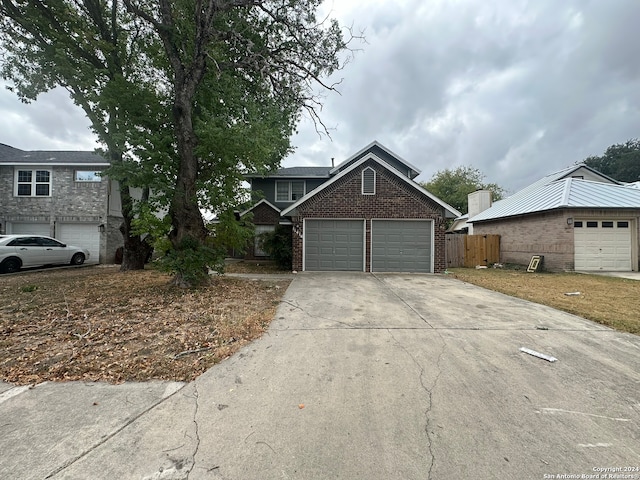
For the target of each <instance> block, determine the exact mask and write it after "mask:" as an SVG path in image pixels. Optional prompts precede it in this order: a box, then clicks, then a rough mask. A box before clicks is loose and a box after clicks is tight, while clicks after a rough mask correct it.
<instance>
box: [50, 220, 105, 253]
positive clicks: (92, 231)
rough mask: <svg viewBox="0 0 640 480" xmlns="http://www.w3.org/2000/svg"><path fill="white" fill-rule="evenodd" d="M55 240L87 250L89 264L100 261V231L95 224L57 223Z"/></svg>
mask: <svg viewBox="0 0 640 480" xmlns="http://www.w3.org/2000/svg"><path fill="white" fill-rule="evenodd" d="M56 238H57V239H58V240H60V241H61V242H64V243H66V244H68V245H74V246H76V247H82V248H86V249H87V250H89V259H88V260H87V261H88V262H89V263H97V262H98V261H99V260H100V231H99V230H98V225H96V224H83V223H58V224H57V225H56Z"/></svg>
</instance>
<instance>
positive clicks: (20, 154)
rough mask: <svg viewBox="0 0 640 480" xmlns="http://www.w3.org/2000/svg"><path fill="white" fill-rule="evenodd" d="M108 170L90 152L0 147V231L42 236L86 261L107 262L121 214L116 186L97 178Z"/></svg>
mask: <svg viewBox="0 0 640 480" xmlns="http://www.w3.org/2000/svg"><path fill="white" fill-rule="evenodd" d="M108 166H109V162H108V161H106V159H105V158H103V157H102V156H100V155H97V154H95V153H93V152H78V151H25V150H20V149H17V148H13V147H10V146H8V145H4V144H0V233H6V234H10V233H31V234H38V235H48V236H51V237H55V238H57V239H59V240H60V241H62V242H65V243H68V244H73V245H77V246H81V247H84V248H86V249H88V250H89V252H90V259H89V261H90V262H100V263H112V262H113V260H114V257H115V251H116V249H117V248H118V247H119V246H120V245H122V234H121V233H120V232H119V230H118V228H119V226H120V224H121V223H122V215H121V213H120V206H119V202H120V199H119V193H118V190H117V185H115V184H114V183H115V182H111V181H110V180H109V178H107V177H106V176H103V175H101V172H102V170H104V169H105V168H107V167H108ZM114 193H115V195H114Z"/></svg>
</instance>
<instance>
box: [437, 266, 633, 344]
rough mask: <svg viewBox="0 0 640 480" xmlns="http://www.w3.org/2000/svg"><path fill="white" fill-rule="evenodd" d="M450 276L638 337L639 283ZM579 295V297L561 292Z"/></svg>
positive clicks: (508, 274)
mask: <svg viewBox="0 0 640 480" xmlns="http://www.w3.org/2000/svg"><path fill="white" fill-rule="evenodd" d="M449 272H450V273H451V276H453V277H455V278H457V279H459V280H462V281H465V282H468V283H472V284H474V285H478V286H481V287H484V288H488V289H490V290H495V291H496V292H501V293H506V294H507V295H511V296H514V297H518V298H523V299H525V300H530V301H532V302H536V303H541V304H544V305H548V306H550V307H554V308H557V309H559V310H564V311H565V312H569V313H573V314H575V315H579V316H581V317H583V318H587V319H589V320H593V321H594V322H598V323H601V324H603V325H607V326H609V327H611V328H615V329H616V330H621V331H623V332H630V333H635V334H637V335H640V313H639V312H640V282H639V281H637V280H630V279H624V278H615V277H605V276H600V275H585V274H580V273H527V272H526V271H523V270H507V269H497V268H495V269H494V268H488V269H480V270H476V269H470V268H451V269H449ZM572 292H580V294H579V295H565V293H572Z"/></svg>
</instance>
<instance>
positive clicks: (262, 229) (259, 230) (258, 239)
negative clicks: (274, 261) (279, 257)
mask: <svg viewBox="0 0 640 480" xmlns="http://www.w3.org/2000/svg"><path fill="white" fill-rule="evenodd" d="M275 229H276V227H275V225H256V236H255V244H254V248H253V254H254V255H255V256H256V257H268V256H269V254H268V253H267V252H265V251H264V250H263V249H262V240H263V237H262V234H264V233H269V232H273V231H274V230H275Z"/></svg>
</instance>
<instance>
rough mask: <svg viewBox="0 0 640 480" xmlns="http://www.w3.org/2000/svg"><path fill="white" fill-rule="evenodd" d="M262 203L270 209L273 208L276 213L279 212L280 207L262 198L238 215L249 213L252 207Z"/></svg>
mask: <svg viewBox="0 0 640 480" xmlns="http://www.w3.org/2000/svg"><path fill="white" fill-rule="evenodd" d="M261 204H264V205H266V206H267V207H269V208H271V209H272V210H274V211H275V212H277V213H280V209H279V208H278V207H276V206H275V205H274V204H273V203H271V202H269V201H268V200H266V199H264V198H263V199H262V200H260V201H259V202H258V203H256V204H254V205H252V206H251V207H250V208H247V209H246V210H245V211H244V212H240V216H241V217H244V216H245V215H246V214H247V213H249V212H250V211H252V210H253V209H254V208H256V207H257V206H258V205H261Z"/></svg>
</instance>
